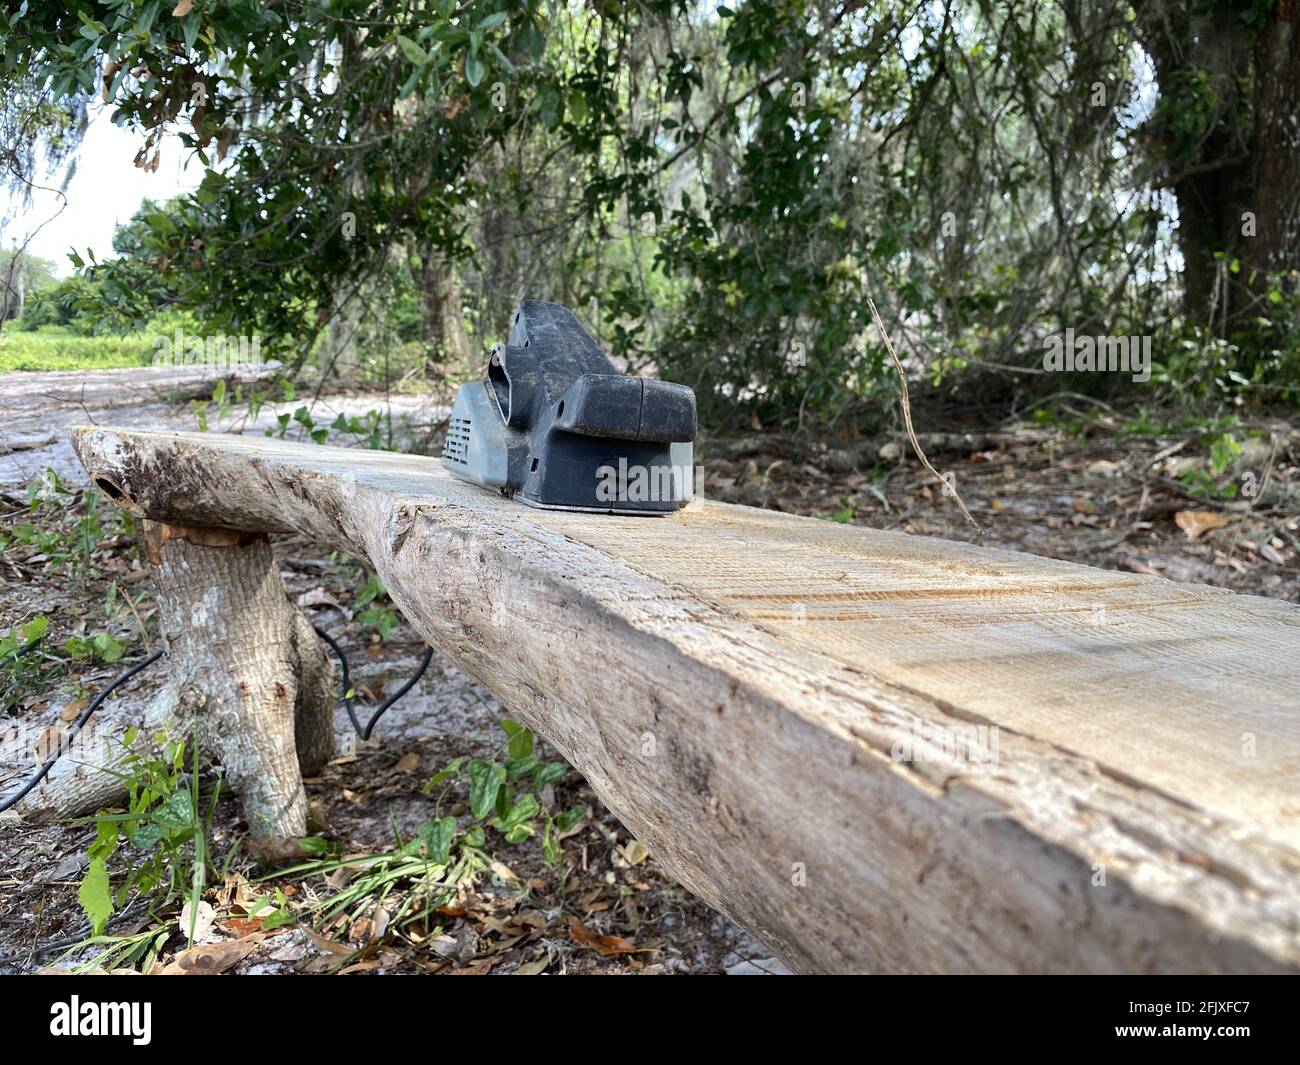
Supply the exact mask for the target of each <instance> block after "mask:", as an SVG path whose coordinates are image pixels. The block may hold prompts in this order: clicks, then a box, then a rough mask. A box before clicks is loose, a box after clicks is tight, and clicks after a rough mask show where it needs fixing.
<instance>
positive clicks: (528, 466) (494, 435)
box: [442, 300, 696, 514]
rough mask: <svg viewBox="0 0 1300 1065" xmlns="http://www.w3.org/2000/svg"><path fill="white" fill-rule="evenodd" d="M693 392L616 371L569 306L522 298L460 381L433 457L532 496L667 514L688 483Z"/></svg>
mask: <svg viewBox="0 0 1300 1065" xmlns="http://www.w3.org/2000/svg"><path fill="white" fill-rule="evenodd" d="M695 432H696V420H695V393H694V392H693V391H691V389H689V388H687V387H686V386H685V385H674V384H669V383H668V382H667V381H655V380H650V379H648V378H644V377H633V376H630V375H628V374H621V373H619V372H618V371H617V370H616V369H615V368H614V366H613V364H612V363H611V362H610V361H609V359H607V358H606V357H605V355H604V354H603V353H602V352H601V350H600V348H598V347H597V346H596V342H595V341H594V340H592V338H591V337H590V336H589V335H588V334H587V331H586V330H585V329H583V328H582V326H581V324H579V322H578V319H577V318H575V317H574V316H573V314H572V312H570V311H568V310H566V309H565V308H563V307H561V306H559V305H558V304H555V303H544V302H543V301H541V300H524V301H523V302H522V303H520V304H519V306H518V307H517V308H516V309H515V313H514V319H513V322H512V324H511V328H510V339H509V340H508V341H507V342H506V343H505V344H504V345H502V344H498V345H497V346H496V347H494V348H493V349H492V356H491V358H490V359H489V360H488V367H487V379H486V380H483V381H471V382H469V383H468V384H464V385H461V386H460V390H459V392H457V394H456V403H455V406H454V407H453V408H452V412H451V425H450V427H449V428H448V430H447V440H446V443H445V444H444V445H443V449H442V464H443V465H444V466H445V467H446V468H447V469H448V470H450V471H451V472H452V473H454V474H456V476H458V477H463V478H464V479H465V480H467V481H473V482H475V483H476V484H482V485H487V486H489V487H492V488H497V489H499V490H500V491H501V492H502V493H503V494H504V495H507V496H512V497H514V498H515V499H519V500H521V501H522V502H524V503H527V504H528V505H529V506H531V507H547V508H551V509H557V510H583V511H598V512H605V513H610V514H666V513H669V512H671V511H674V510H677V509H678V508H679V507H682V506H685V505H686V503H688V502H689V501H690V499H691V497H692V494H693V491H692V490H693V477H694V472H693V471H694V445H693V443H692V441H694V439H695Z"/></svg>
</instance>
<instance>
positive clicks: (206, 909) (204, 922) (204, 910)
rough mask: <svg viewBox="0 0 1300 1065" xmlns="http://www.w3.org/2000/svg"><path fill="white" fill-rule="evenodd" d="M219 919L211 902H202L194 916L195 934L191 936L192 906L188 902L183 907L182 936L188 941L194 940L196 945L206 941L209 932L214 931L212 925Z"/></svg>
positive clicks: (181, 919) (181, 918) (181, 917)
mask: <svg viewBox="0 0 1300 1065" xmlns="http://www.w3.org/2000/svg"><path fill="white" fill-rule="evenodd" d="M216 919H217V911H216V910H214V909H213V908H212V903H210V902H200V903H199V907H198V909H197V910H196V911H195V914H194V934H193V936H191V935H190V904H189V901H188V900H186V903H185V905H184V906H182V907H181V916H180V930H181V935H183V936H185V937H186V938H187V939H192V940H193V941H194V942H195V943H198V942H199V941H200V940H203V939H206V938H207V935H208V933H209V932H211V931H212V925H213V923H214V922H215V921H216Z"/></svg>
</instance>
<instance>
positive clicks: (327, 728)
mask: <svg viewBox="0 0 1300 1065" xmlns="http://www.w3.org/2000/svg"><path fill="white" fill-rule="evenodd" d="M105 487H106V488H107V486H105ZM114 491H116V492H117V496H115V498H120V497H121V494H122V493H121V492H120V490H117V489H116V488H115V487H114V489H113V490H112V491H110V495H111V494H113V492H114ZM145 543H146V548H147V552H148V556H149V561H150V562H151V563H153V565H154V566H155V567H156V573H157V578H158V617H159V625H160V627H161V629H162V636H163V642H164V645H165V648H166V652H167V654H166V659H167V662H168V664H169V666H170V673H169V676H168V679H167V683H166V685H165V687H164V688H163V689H162V691H161V692H159V694H158V696H157V697H155V699H154V700H153V702H152V703H151V704H150V706H149V709H148V710H147V712H146V714H145V720H144V722H143V723H142V724H143V727H142V728H141V730H140V733H141V741H142V742H143V743H144V744H146V745H148V744H151V743H152V742H153V737H154V736H155V734H156V733H158V732H159V731H160V730H162V731H165V732H168V733H170V734H171V735H174V736H176V737H178V738H180V737H183V738H187V739H188V738H190V737H193V736H195V735H196V734H197V739H198V744H199V747H200V754H201V757H202V758H203V759H204V760H207V761H210V762H214V763H216V764H218V765H220V766H221V768H222V770H223V772H224V779H225V781H226V782H227V783H228V784H230V786H231V787H233V788H234V790H235V791H236V792H238V793H239V795H240V797H241V798H242V800H243V805H244V812H245V815H246V817H247V820H248V826H249V831H250V832H251V833H252V834H253V835H254V836H256V837H259V838H265V839H283V838H289V837H294V836H302V835H304V834H305V833H306V826H307V797H306V793H305V792H304V790H303V784H302V778H303V776H304V775H308V776H310V775H314V774H315V773H317V772H319V771H320V769H321V767H322V766H323V765H324V764H325V762H326V761H327V760H328V759H329V757H330V756H331V754H332V753H333V748H334V725H333V707H334V702H335V694H334V678H333V672H332V670H331V668H330V663H329V660H328V658H327V657H326V653H325V649H324V647H323V645H322V644H321V641H320V640H319V639H318V638H317V636H316V633H315V632H314V631H313V630H312V627H311V623H310V622H309V621H308V620H307V619H306V617H305V616H304V615H303V614H302V613H301V612H299V611H298V610H297V609H295V608H294V607H293V606H292V605H291V604H290V603H289V600H288V598H287V597H286V595H285V589H284V583H283V581H282V580H281V579H280V573H279V570H278V569H277V567H276V565H275V560H274V558H273V557H272V555H271V545H270V542H269V540H268V539H267V537H266V536H265V535H263V534H257V533H238V532H233V531H231V530H228V529H214V528H203V527H193V526H185V525H168V524H162V523H157V522H150V521H146V522H145ZM143 750H144V749H143V748H137V749H136V750H135V752H134V756H139V755H140V754H141V753H143ZM132 757H133V756H132V755H131V754H128V753H127V752H125V751H123V752H121V753H120V756H119V757H117V758H116V759H115V760H114V761H113V762H112V763H109V764H107V768H110V769H115V770H117V771H118V772H121V771H123V770H125V769H129V763H130V762H131V760H132ZM82 770H84V771H82ZM124 794H125V788H124V786H123V784H122V781H121V779H120V777H118V776H115V775H113V773H110V772H106V771H105V769H103V768H96V767H93V766H91V767H84V766H83V767H81V769H80V770H78V772H77V773H75V774H73V775H71V776H68V777H65V778H60V779H59V780H57V781H55V782H54V783H53V784H51V786H50V787H49V788H46V789H43V790H41V791H38V792H37V793H35V795H34V796H33V797H32V798H31V799H30V800H28V803H27V805H26V807H25V808H24V813H27V814H29V815H32V816H35V817H37V818H40V819H54V818H60V817H71V816H75V815H77V814H82V813H88V812H92V811H94V810H96V809H99V808H101V807H103V806H106V805H110V804H112V803H114V802H117V801H119V800H120V799H121V797H122V796H123V795H124Z"/></svg>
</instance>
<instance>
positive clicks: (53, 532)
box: [0, 469, 135, 579]
mask: <svg viewBox="0 0 1300 1065" xmlns="http://www.w3.org/2000/svg"><path fill="white" fill-rule="evenodd" d="M27 517H28V520H27V521H20V522H15V523H14V524H13V525H12V526H10V528H9V533H8V536H6V535H5V534H3V533H0V547H4V546H6V545H7V544H8V543H10V542H12V543H14V544H19V545H22V546H24V547H26V548H27V549H28V552H29V557H31V555H32V554H34V555H35V557H36V558H37V559H38V560H39V562H40V563H41V564H43V565H44V566H45V567H46V568H47V569H52V570H54V571H56V572H61V573H64V574H67V575H68V576H70V577H77V578H82V579H84V578H85V577H86V575H87V573H88V571H89V569H90V563H91V555H92V554H93V553H94V551H95V549H96V548H97V547H98V546H99V544H100V543H101V542H102V541H103V540H104V539H106V538H108V537H110V536H118V535H130V534H131V533H133V532H134V530H135V525H134V522H133V521H132V519H131V517H130V515H128V514H126V513H124V512H122V511H119V510H117V509H115V508H112V507H106V506H105V505H104V503H103V498H102V496H101V495H100V493H99V492H98V491H97V490H95V489H93V488H91V489H86V490H84V491H80V492H79V491H77V490H74V489H73V488H71V487H69V485H68V484H67V483H66V482H65V481H64V480H63V478H62V477H60V476H59V475H58V473H56V472H55V471H54V470H52V469H47V470H46V471H45V472H44V473H43V474H41V476H40V477H38V478H37V479H36V480H34V481H32V482H31V484H29V485H28V487H27Z"/></svg>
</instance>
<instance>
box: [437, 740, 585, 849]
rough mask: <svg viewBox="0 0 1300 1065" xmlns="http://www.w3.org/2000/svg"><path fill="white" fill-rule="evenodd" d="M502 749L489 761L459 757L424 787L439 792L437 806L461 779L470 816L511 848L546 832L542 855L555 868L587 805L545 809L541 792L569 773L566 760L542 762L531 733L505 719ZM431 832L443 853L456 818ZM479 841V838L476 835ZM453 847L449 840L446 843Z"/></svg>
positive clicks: (453, 831) (452, 835)
mask: <svg viewBox="0 0 1300 1065" xmlns="http://www.w3.org/2000/svg"><path fill="white" fill-rule="evenodd" d="M501 728H502V730H503V731H504V732H505V734H506V742H505V744H504V750H502V751H500V752H498V755H497V757H496V758H493V759H491V760H487V759H482V758H473V759H470V760H469V761H465V760H464V759H462V758H457V759H455V760H454V761H452V762H450V763H449V764H448V765H447V766H446V767H444V768H443V769H441V770H440V771H439V772H437V773H435V774H434V775H433V776H432V777H430V778H429V780H428V781H427V782H426V783H425V785H424V794H425V795H432V794H433V793H434V792H435V790H436V791H437V792H438V798H437V800H436V804H437V805H438V806H441V802H442V799H443V797H444V796H445V795H446V794H447V792H448V791H449V790H450V789H451V788H452V787H453V786H454V785H455V784H457V783H458V782H459V781H460V780H461V779H462V775H463V777H464V779H465V781H466V783H467V784H468V787H469V809H470V816H471V817H472V818H473V819H474V820H475V821H476V822H479V823H480V824H481V825H486V826H488V827H490V828H493V829H495V830H496V831H497V832H499V833H500V834H501V836H502V838H503V839H504V840H505V842H506V843H508V844H518V843H522V842H524V841H525V840H527V839H531V838H532V837H534V836H536V835H537V833H538V830H539V828H540V830H541V833H542V854H543V857H544V858H545V859H546V861H547V862H549V863H550V864H552V865H555V864H557V863H558V862H559V860H560V845H559V836H561V835H563V834H564V833H566V832H568V831H570V830H571V829H572V828H573V826H574V825H576V824H577V823H578V822H579V821H581V820H582V818H583V817H585V816H586V815H587V812H588V811H587V807H586V806H585V805H583V806H574V807H571V808H569V809H567V810H564V811H553V810H551V809H549V808H548V807H547V806H546V803H545V798H544V793H543V789H545V788H546V787H547V785H549V784H554V783H555V782H556V781H558V780H560V779H561V778H562V777H563V776H564V774H565V773H566V772H567V771H568V768H569V767H568V765H567V764H566V763H564V762H548V761H543V760H542V759H541V758H539V757H538V755H537V753H536V739H535V737H534V736H533V734H532V732H531V731H530V730H529V729H527V728H525V727H524V726H523V725H521V724H519V723H518V722H517V721H511V720H508V719H507V720H504V721H502V722H501ZM429 824H430V826H431V827H430V828H429V833H430V834H431V838H433V839H435V840H436V842H437V843H438V846H439V848H440V850H439V853H441V846H442V840H443V838H444V836H448V838H449V840H450V839H451V838H454V837H455V833H456V822H455V819H454V818H440V819H438V820H436V821H434V822H430V823H429ZM475 838H478V837H475ZM448 845H450V842H449V843H448Z"/></svg>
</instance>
